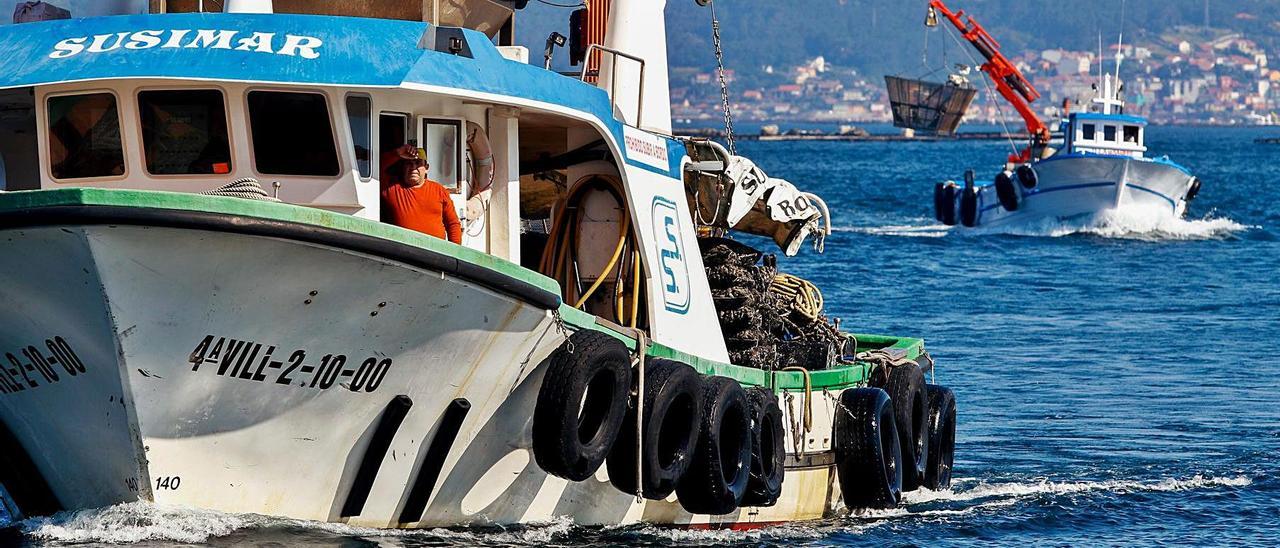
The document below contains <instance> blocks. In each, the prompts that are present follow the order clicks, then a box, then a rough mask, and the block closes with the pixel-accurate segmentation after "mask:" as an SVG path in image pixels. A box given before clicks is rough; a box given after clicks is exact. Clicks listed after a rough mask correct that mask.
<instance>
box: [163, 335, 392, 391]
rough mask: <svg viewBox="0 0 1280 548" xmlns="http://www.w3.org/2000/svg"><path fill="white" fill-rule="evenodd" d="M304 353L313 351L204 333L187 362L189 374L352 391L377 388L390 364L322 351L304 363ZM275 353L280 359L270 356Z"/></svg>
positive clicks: (389, 359) (386, 359) (371, 358)
mask: <svg viewBox="0 0 1280 548" xmlns="http://www.w3.org/2000/svg"><path fill="white" fill-rule="evenodd" d="M286 355H287V356H288V357H284V356H286ZM308 355H313V356H314V355H315V354H314V353H310V352H308V351H307V350H305V349H297V350H294V351H292V352H289V353H288V354H286V353H285V351H283V350H282V349H279V348H277V347H276V346H275V345H269V344H265V343H260V342H255V341H249V340H241V339H234V338H230V337H219V336H216V335H206V336H205V337H204V339H201V340H200V342H199V343H198V344H196V347H195V349H194V350H192V351H191V355H190V356H189V357H188V358H187V363H189V364H191V371H192V372H193V373H194V372H199V371H201V367H202V366H203V367H204V369H203V370H204V371H213V372H214V373H215V374H217V375H218V376H220V377H228V378H233V379H241V380H246V381H254V382H261V383H271V384H282V385H285V386H298V387H302V388H309V389H312V388H313V389H317V390H328V389H330V388H332V387H334V386H335V385H337V386H342V387H343V388H346V389H348V390H350V391H352V392H373V391H374V390H377V389H378V387H379V386H381V385H382V379H384V378H385V377H386V376H387V371H389V370H390V369H391V363H392V360H391V358H381V357H378V356H371V357H369V358H365V359H364V360H363V361H361V362H358V363H357V362H355V361H351V362H350V363H348V360H347V356H346V355H345V354H325V355H324V356H323V357H321V358H320V363H319V364H316V363H315V362H310V363H308V362H307V356H308ZM276 356H280V357H281V358H280V359H273V358H275V357H276ZM215 368H216V369H215ZM338 381H342V382H341V383H339V382H338Z"/></svg>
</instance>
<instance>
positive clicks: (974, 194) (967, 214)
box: [960, 186, 978, 228]
mask: <svg viewBox="0 0 1280 548" xmlns="http://www.w3.org/2000/svg"><path fill="white" fill-rule="evenodd" d="M961 192H962V193H961V194H960V224H963V225H964V226H967V227H970V228H973V227H975V226H978V189H977V188H975V187H971V186H967V187H965V188H964V190H963V191H961Z"/></svg>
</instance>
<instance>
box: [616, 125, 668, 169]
mask: <svg viewBox="0 0 1280 548" xmlns="http://www.w3.org/2000/svg"><path fill="white" fill-rule="evenodd" d="M622 142H623V144H624V145H625V146H626V148H627V158H630V159H632V160H635V161H637V162H640V163H642V164H645V165H649V166H653V167H656V168H658V169H661V170H664V171H665V170H667V169H669V168H670V167H671V166H670V165H669V163H668V162H669V160H668V159H667V140H666V139H665V138H663V137H660V136H657V135H654V134H652V133H649V132H647V131H641V130H638V129H635V128H633V127H631V126H622Z"/></svg>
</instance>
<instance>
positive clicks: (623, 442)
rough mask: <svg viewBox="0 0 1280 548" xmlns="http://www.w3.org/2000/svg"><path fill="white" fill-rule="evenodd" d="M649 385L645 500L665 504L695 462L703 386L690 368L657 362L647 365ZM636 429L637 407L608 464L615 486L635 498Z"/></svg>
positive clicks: (645, 402)
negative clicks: (663, 501)
mask: <svg viewBox="0 0 1280 548" xmlns="http://www.w3.org/2000/svg"><path fill="white" fill-rule="evenodd" d="M644 384H645V390H644V421H643V427H644V430H643V432H644V449H643V451H644V458H643V459H642V464H641V468H642V470H643V479H642V481H643V485H644V496H645V498H649V499H653V500H661V499H665V498H667V496H669V495H671V493H672V491H675V489H676V485H677V484H678V483H679V482H680V479H681V478H683V477H684V475H685V473H686V472H687V471H688V469H689V465H690V464H691V463H692V462H693V454H694V450H695V446H696V445H697V442H698V433H699V431H698V426H699V423H700V421H701V419H702V412H701V406H700V405H699V403H700V401H701V400H700V398H701V393H702V381H701V377H700V376H699V375H698V372H697V371H694V370H693V368H692V367H689V366H688V365H685V364H683V363H680V362H677V361H674V360H665V359H661V358H653V359H650V360H648V362H647V363H646V364H645V378H644ZM636 424H637V421H636V409H635V407H634V406H633V407H632V408H631V410H630V411H628V412H627V414H626V418H625V420H624V421H623V423H622V428H621V430H622V435H621V436H620V437H619V438H618V442H617V443H615V444H614V445H613V452H612V453H610V454H609V460H608V461H607V464H606V466H607V467H608V470H609V482H610V483H612V484H613V486H614V487H616V488H618V490H619V491H622V492H623V493H627V494H630V495H634V494H635V493H636V460H637V459H636Z"/></svg>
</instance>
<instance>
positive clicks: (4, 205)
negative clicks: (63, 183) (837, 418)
mask: <svg viewBox="0 0 1280 548" xmlns="http://www.w3.org/2000/svg"><path fill="white" fill-rule="evenodd" d="M56 206H123V207H146V208H152V209H171V210H178V211H201V212H211V213H221V214H225V215H238V216H244V217H256V218H260V219H269V220H274V221H282V222H291V223H298V224H306V225H312V226H317V227H324V228H331V229H335V230H342V231H345V232H351V233H355V234H362V235H368V236H374V237H378V238H384V239H387V240H391V241H395V242H399V243H403V244H406V245H411V246H415V247H419V248H423V249H426V250H429V251H433V252H436V253H440V254H443V255H447V256H450V257H453V258H455V259H458V260H459V261H466V262H468V263H471V264H475V265H478V266H481V267H484V268H487V269H490V270H493V271H496V272H499V273H501V274H504V275H507V276H511V277H512V278H515V279H518V280H521V281H524V282H527V283H530V284H533V285H535V286H537V287H540V288H542V289H545V290H547V291H551V292H553V293H559V292H560V286H559V284H557V283H556V282H555V281H554V280H552V279H550V278H547V277H546V276H543V275H541V274H539V273H537V272H534V271H532V270H529V269H527V268H524V267H522V266H520V265H517V264H515V263H512V262H510V261H506V260H503V259H500V258H498V257H494V256H492V255H489V254H486V253H481V252H479V251H475V250H473V249H468V248H465V247H461V246H457V245H454V244H451V243H449V242H446V241H443V240H440V239H438V238H434V237H431V236H426V235H423V234H419V233H417V232H414V231H411V230H406V229H403V228H400V227H397V226H394V225H389V224H386V223H381V222H378V221H371V220H368V219H361V218H358V217H353V216H351V215H344V214H341V213H334V212H332V211H327V210H323V209H317V208H313V207H306V206H298V205H292V204H282V203H275V202H267V201H259V200H246V199H243V198H230V197H223V196H205V195H201V194H190V193H180V192H160V191H151V190H115V189H97V188H66V189H55V190H32V191H19V192H0V211H23V210H29V209H38V208H42V207H56ZM559 312H560V315H561V317H562V318H564V321H565V322H566V323H568V324H570V325H573V326H576V327H578V328H580V329H581V328H587V329H594V330H596V331H601V332H604V333H608V334H610V335H612V336H614V337H617V338H618V339H619V340H622V341H623V342H626V343H628V344H629V345H634V344H635V341H634V340H632V339H631V338H629V337H627V336H626V335H623V334H621V333H618V332H615V331H613V330H611V329H608V328H606V327H604V326H602V325H600V324H598V323H596V321H595V320H596V318H595V316H592V315H591V314H588V313H586V312H583V311H581V310H577V309H575V308H571V307H569V306H568V305H563V304H562V305H561V306H560V311H559ZM854 337H856V339H857V341H858V350H859V351H862V350H867V349H870V348H894V349H902V350H905V351H906V352H907V358H908V359H912V360H914V359H917V358H918V357H919V356H920V354H922V353H923V352H924V341H922V340H920V339H914V338H903V337H890V336H883V335H854ZM649 355H650V356H653V357H658V358H668V359H673V360H677V361H681V362H684V363H687V364H689V365H691V366H693V368H694V369H696V370H698V372H699V373H702V374H706V375H718V376H723V377H729V378H732V379H734V380H737V381H738V382H740V383H742V384H746V385H750V386H770V385H771V384H772V387H773V389H774V390H803V389H804V387H805V382H804V374H802V373H799V372H791V371H781V372H774V373H773V382H772V383H770V382H769V380H770V379H769V373H767V372H765V371H762V370H759V369H754V368H750V367H742V366H737V365H731V364H727V363H721V362H717V361H714V360H708V359H705V358H701V357H698V356H694V355H692V354H687V353H685V352H681V351H679V350H676V349H674V348H671V347H668V346H666V345H662V344H658V343H653V344H652V345H651V346H650V348H649ZM870 374H871V367H870V366H868V365H866V364H854V365H850V366H843V367H838V368H834V369H826V370H821V371H814V372H812V373H810V382H811V386H812V387H813V388H814V389H823V388H826V389H842V388H846V387H849V386H856V385H859V384H862V383H865V382H866V381H867V378H868V377H869V376H870Z"/></svg>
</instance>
